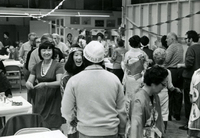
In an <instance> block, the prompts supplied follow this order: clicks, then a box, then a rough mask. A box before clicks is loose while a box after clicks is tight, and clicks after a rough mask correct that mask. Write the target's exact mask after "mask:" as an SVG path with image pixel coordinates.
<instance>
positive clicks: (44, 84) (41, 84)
mask: <svg viewBox="0 0 200 138" xmlns="http://www.w3.org/2000/svg"><path fill="white" fill-rule="evenodd" d="M45 86H46V82H41V83H38V84H37V85H35V87H34V88H35V89H38V88H43V87H45Z"/></svg>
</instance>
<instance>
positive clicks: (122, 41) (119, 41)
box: [117, 39, 124, 47]
mask: <svg viewBox="0 0 200 138" xmlns="http://www.w3.org/2000/svg"><path fill="white" fill-rule="evenodd" d="M117 44H118V46H119V47H123V46H124V40H122V39H119V40H118V41H117Z"/></svg>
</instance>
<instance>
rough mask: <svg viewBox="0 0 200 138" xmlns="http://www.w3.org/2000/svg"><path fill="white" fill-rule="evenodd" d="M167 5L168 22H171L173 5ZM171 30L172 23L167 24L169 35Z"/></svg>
mask: <svg viewBox="0 0 200 138" xmlns="http://www.w3.org/2000/svg"><path fill="white" fill-rule="evenodd" d="M166 4H167V8H166V9H167V11H166V13H167V21H169V20H170V19H171V13H170V12H171V4H169V3H168V2H167V3H166ZM170 30H171V26H170V23H167V33H169V32H170Z"/></svg>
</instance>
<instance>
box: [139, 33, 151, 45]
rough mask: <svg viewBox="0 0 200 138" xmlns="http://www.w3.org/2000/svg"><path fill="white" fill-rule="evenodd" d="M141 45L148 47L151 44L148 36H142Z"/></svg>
mask: <svg viewBox="0 0 200 138" xmlns="http://www.w3.org/2000/svg"><path fill="white" fill-rule="evenodd" d="M141 44H142V45H143V46H146V45H148V44H149V38H148V37H147V36H145V35H144V36H142V37H141Z"/></svg>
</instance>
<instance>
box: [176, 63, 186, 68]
mask: <svg viewBox="0 0 200 138" xmlns="http://www.w3.org/2000/svg"><path fill="white" fill-rule="evenodd" d="M176 67H177V68H181V67H185V64H184V63H179V64H177V65H176Z"/></svg>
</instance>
